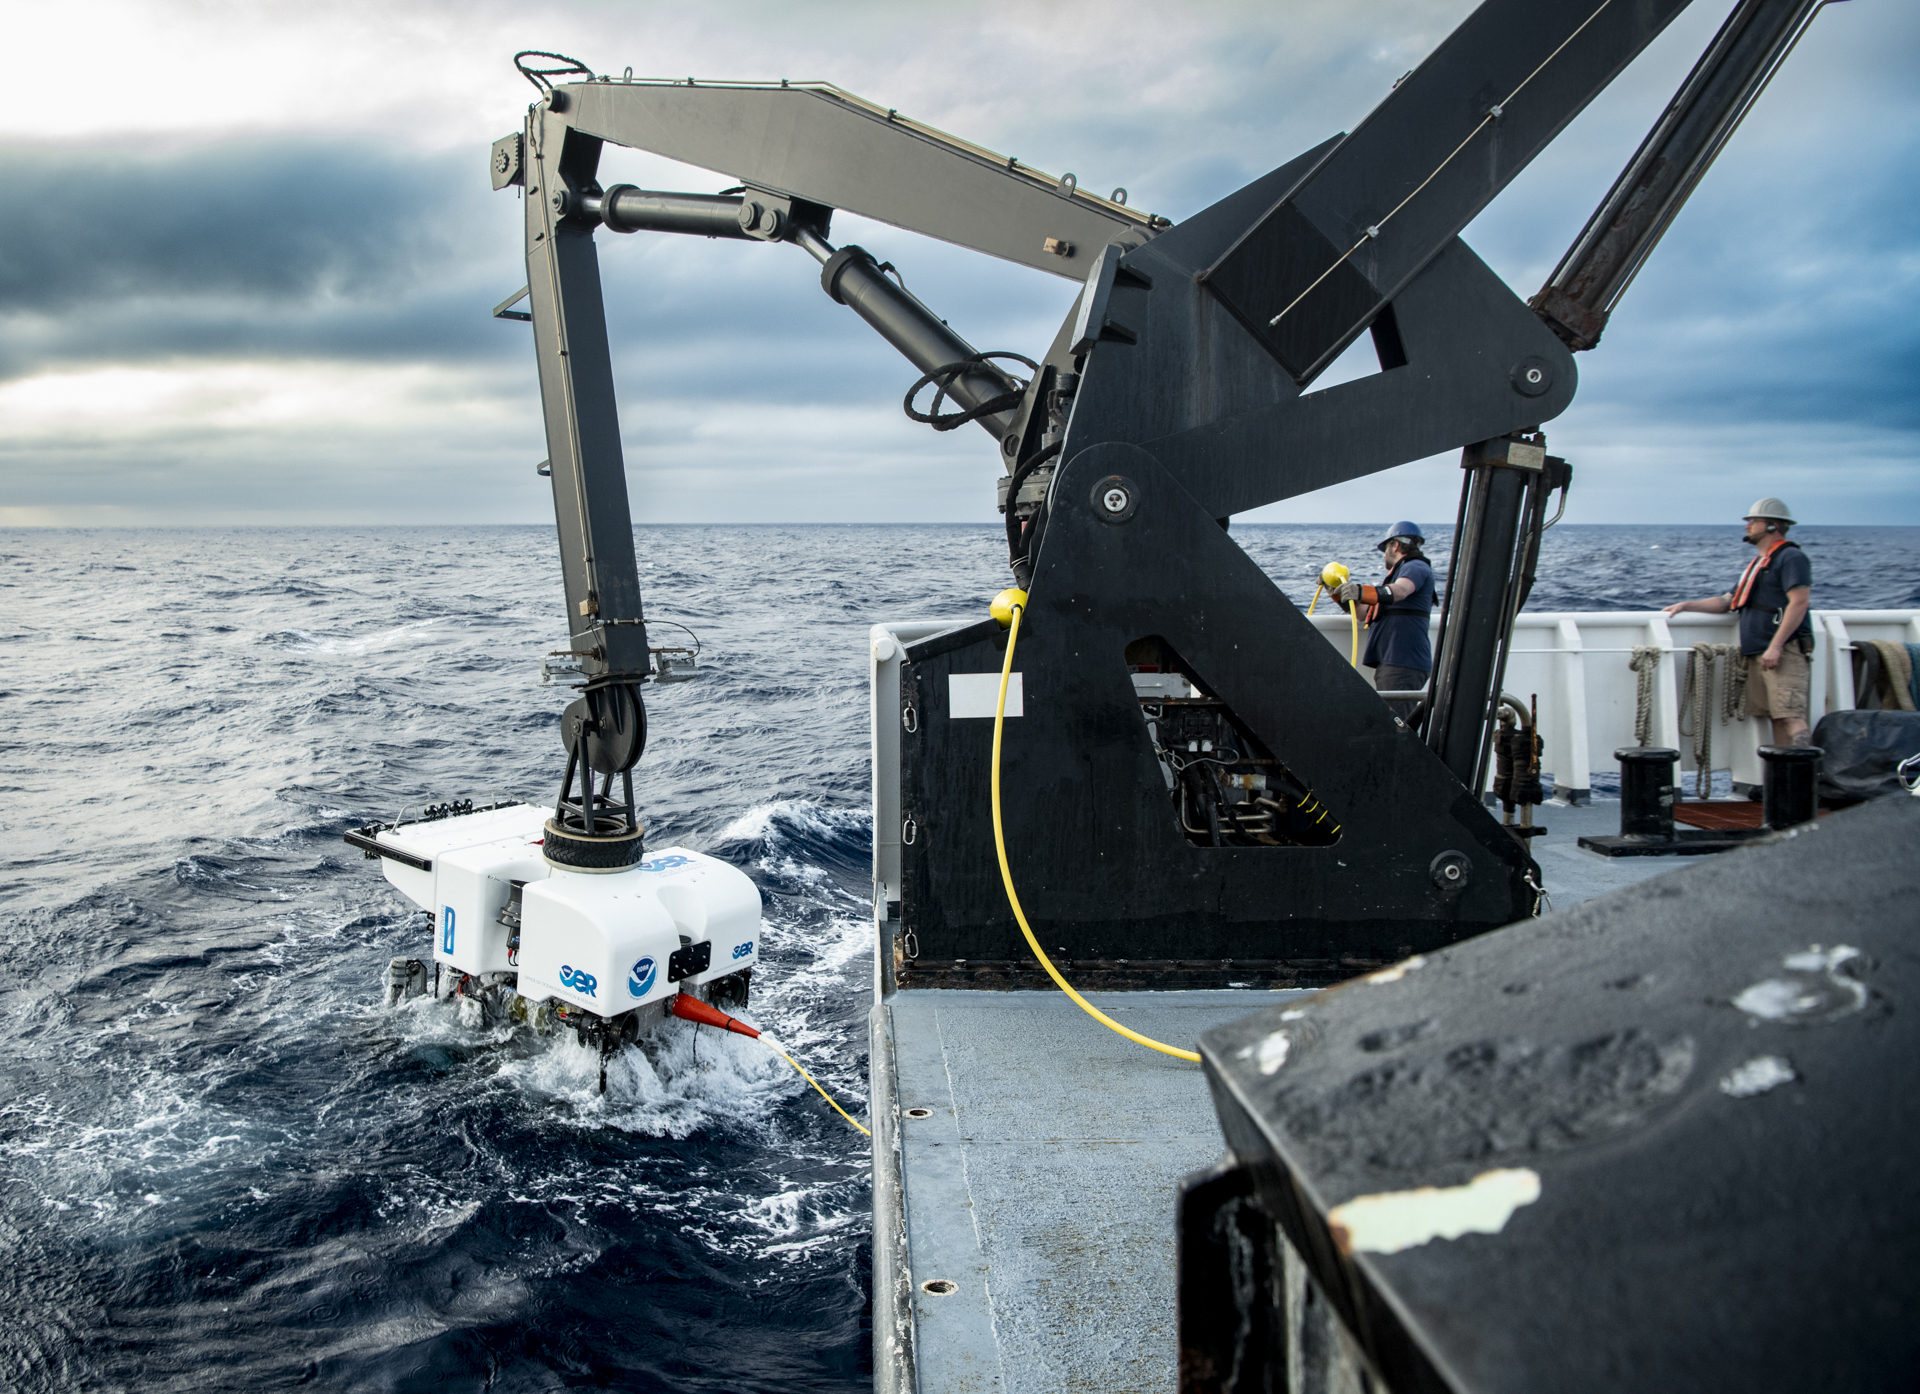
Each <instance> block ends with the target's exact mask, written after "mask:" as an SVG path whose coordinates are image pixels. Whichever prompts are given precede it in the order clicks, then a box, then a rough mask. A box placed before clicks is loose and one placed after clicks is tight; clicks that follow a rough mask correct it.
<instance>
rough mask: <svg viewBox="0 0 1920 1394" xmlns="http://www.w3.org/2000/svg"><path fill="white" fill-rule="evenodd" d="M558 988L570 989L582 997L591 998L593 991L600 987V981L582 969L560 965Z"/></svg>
mask: <svg viewBox="0 0 1920 1394" xmlns="http://www.w3.org/2000/svg"><path fill="white" fill-rule="evenodd" d="M560 986H562V987H570V988H572V989H573V990H574V991H575V992H577V993H579V994H580V995H581V996H582V997H591V996H593V990H594V989H595V988H596V987H598V986H600V980H599V979H598V978H596V977H594V976H593V974H591V973H589V972H587V971H586V970H585V969H583V968H573V967H570V966H568V965H567V964H564V963H563V964H561V965H560Z"/></svg>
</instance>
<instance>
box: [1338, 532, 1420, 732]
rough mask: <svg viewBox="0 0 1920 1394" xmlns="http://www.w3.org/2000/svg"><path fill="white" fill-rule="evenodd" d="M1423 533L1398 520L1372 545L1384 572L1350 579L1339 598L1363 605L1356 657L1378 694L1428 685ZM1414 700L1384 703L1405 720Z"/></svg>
mask: <svg viewBox="0 0 1920 1394" xmlns="http://www.w3.org/2000/svg"><path fill="white" fill-rule="evenodd" d="M1424 541H1426V536H1425V534H1423V533H1422V532H1421V531H1420V525H1419V524H1418V523H1415V522H1411V521H1408V520H1406V519H1402V520H1401V521H1400V522H1397V523H1395V524H1394V525H1393V526H1392V527H1390V528H1388V529H1387V535H1386V536H1385V537H1383V538H1381V539H1380V541H1379V542H1377V543H1375V544H1374V545H1375V547H1376V549H1377V550H1378V551H1379V552H1380V553H1381V555H1382V557H1383V558H1384V559H1385V561H1386V566H1387V575H1386V579H1385V580H1383V581H1382V582H1381V583H1380V584H1379V585H1377V586H1369V585H1363V584H1362V583H1361V582H1359V581H1349V582H1347V584H1345V585H1344V586H1342V587H1340V590H1339V598H1340V600H1341V601H1342V602H1343V603H1344V604H1347V605H1362V606H1365V607H1366V609H1365V611H1364V612H1363V614H1362V618H1363V619H1365V620H1366V622H1367V624H1368V626H1369V627H1370V628H1369V634H1368V637H1367V652H1366V655H1365V657H1363V658H1362V659H1361V660H1360V661H1361V662H1362V663H1364V664H1365V665H1366V666H1367V667H1369V668H1371V669H1373V670H1374V673H1373V685H1374V686H1375V687H1376V688H1378V689H1379V690H1380V691H1382V692H1412V691H1414V690H1416V689H1418V688H1422V687H1425V686H1426V685H1427V675H1428V674H1429V673H1431V672H1432V671H1433V641H1432V640H1431V639H1430V638H1429V637H1428V634H1427V628H1428V621H1429V620H1430V619H1431V617H1432V615H1433V567H1432V566H1431V565H1430V564H1429V563H1428V561H1427V559H1426V557H1425V555H1424V554H1422V552H1421V551H1420V544H1421V543H1422V542H1424ZM1415 705H1416V703H1415V702H1413V701H1411V700H1402V701H1396V702H1389V703H1387V706H1388V708H1389V710H1391V711H1392V712H1393V714H1394V715H1395V716H1397V717H1400V718H1401V719H1402V720H1405V719H1406V718H1407V717H1408V716H1410V715H1412V713H1413V709H1414V707H1415Z"/></svg>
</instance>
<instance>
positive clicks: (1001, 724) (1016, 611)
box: [794, 591, 1200, 1131]
mask: <svg viewBox="0 0 1920 1394" xmlns="http://www.w3.org/2000/svg"><path fill="white" fill-rule="evenodd" d="M1011 594H1014V595H1019V596H1020V598H1019V599H1017V600H1013V601H1011V602H1009V603H1008V608H1009V609H1011V610H1012V612H1013V617H1012V623H1011V624H1009V625H1008V627H1007V659H1006V662H1005V663H1003V664H1001V665H1000V700H999V702H998V704H997V705H996V706H995V707H994V709H993V849H994V851H996V852H998V853H999V854H1000V881H1001V884H1003V885H1004V886H1005V887H1006V888H1007V903H1008V904H1009V905H1011V906H1013V918H1014V919H1015V920H1017V921H1018V922H1019V924H1020V932H1021V933H1022V934H1024V935H1026V936H1027V947H1028V948H1030V949H1032V950H1033V956H1034V957H1035V958H1037V959H1039V960H1040V966H1041V967H1042V968H1044V969H1046V970H1047V976H1048V977H1050V978H1052V979H1053V980H1054V982H1055V983H1057V984H1059V987H1060V990H1061V991H1062V992H1064V993H1066V994H1067V996H1069V997H1071V998H1072V999H1073V1000H1074V1002H1075V1003H1076V1004H1077V1005H1078V1006H1079V1008H1080V1010H1081V1011H1083V1012H1085V1013H1086V1014H1087V1015H1088V1016H1090V1017H1092V1018H1093V1019H1094V1020H1095V1021H1097V1022H1099V1023H1100V1024H1101V1025H1102V1026H1105V1027H1106V1028H1108V1029H1109V1030H1112V1031H1118V1032H1119V1033H1120V1034H1121V1035H1123V1036H1125V1037H1126V1038H1127V1039H1128V1040H1130V1041H1132V1042H1134V1043H1135V1044H1136V1045H1143V1046H1145V1047H1146V1048H1147V1049H1148V1050H1157V1051H1159V1052H1160V1053H1161V1054H1162V1055H1171V1056H1173V1057H1174V1059H1176V1060H1191V1061H1192V1062H1193V1063H1194V1064H1196V1065H1197V1064H1199V1063H1200V1057H1199V1056H1198V1055H1196V1054H1194V1053H1193V1052H1192V1051H1190V1050H1179V1049H1176V1048H1175V1047H1173V1046H1170V1045H1167V1044H1166V1043H1165V1042H1162V1041H1156V1040H1154V1039H1153V1038H1152V1037H1151V1036H1143V1035H1141V1034H1140V1033H1139V1032H1138V1031H1132V1030H1129V1029H1128V1028H1126V1027H1124V1026H1122V1025H1121V1024H1120V1023H1119V1022H1117V1021H1115V1020H1114V1019H1113V1018H1112V1017H1110V1016H1108V1015H1107V1014H1106V1013H1105V1012H1103V1011H1101V1010H1100V1009H1099V1008H1098V1007H1096V1006H1094V1005H1093V1004H1092V1003H1091V1002H1089V1001H1087V999H1086V998H1084V997H1082V996H1081V995H1080V994H1079V993H1077V992H1075V991H1074V990H1073V984H1072V983H1069V982H1068V981H1067V980H1066V979H1065V978H1063V977H1061V976H1060V970H1059V969H1058V968H1055V967H1054V966H1053V960H1052V959H1050V958H1048V957H1047V954H1046V950H1044V949H1042V948H1041V947H1040V941H1039V940H1038V939H1035V938H1034V937H1033V929H1032V927H1031V926H1030V925H1028V924H1027V915H1026V911H1024V910H1022V909H1021V908H1020V897H1019V896H1018V895H1017V894H1015V893H1014V889H1013V871H1012V870H1011V869H1010V868H1009V867H1008V866H1007V839H1006V835H1005V834H1004V833H1003V832H1002V831H1001V828H1000V733H1001V731H1002V730H1003V729H1004V728H1005V726H1006V721H1007V681H1008V679H1009V678H1010V677H1011V676H1012V675H1013V646H1014V643H1015V641H1016V640H1018V639H1019V637H1020V616H1021V615H1022V614H1023V613H1024V612H1025V611H1026V608H1027V606H1026V597H1025V596H1024V595H1022V594H1021V593H1020V592H1018V591H1015V592H1011ZM1003 599H1004V597H1003ZM995 608H999V607H998V604H996V607H995ZM794 1068H795V1069H799V1066H797V1065H796V1066H795V1067H794ZM854 1126H855V1127H858V1126H859V1125H858V1124H855V1125H854ZM863 1131H864V1130H863Z"/></svg>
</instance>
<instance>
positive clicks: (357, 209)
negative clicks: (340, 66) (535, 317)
mask: <svg viewBox="0 0 1920 1394" xmlns="http://www.w3.org/2000/svg"><path fill="white" fill-rule="evenodd" d="M478 164H479V162H478V161H477V160H455V159H452V158H450V157H448V156H445V155H414V154H398V153H392V152H386V151H382V150H380V149H379V148H378V147H370V146H366V145H363V144H360V143H358V142H320V141H289V140H282V141H276V142H273V143H259V144H225V145H210V146H201V147H199V148H195V149H186V150H174V151H167V152H155V153H153V154H149V155H141V154H137V153H128V152H126V151H125V150H124V149H115V150H100V149H89V148H85V147H79V148H74V147H67V148H58V149H38V150H33V149H28V150H21V149H17V148H16V149H13V150H9V151H6V152H4V153H0V180H4V181H5V183H6V187H7V190H8V196H7V198H6V200H5V202H4V203H0V307H3V308H4V309H5V310H7V311H9V312H14V313H18V312H22V311H27V312H38V313H54V312H60V311H67V310H72V309H74V308H75V307H77V306H80V305H84V304H86V303H87V302H90V301H97V300H118V299H121V298H124V297H129V296H132V297H149V296H151V297H173V296H188V295H192V296H212V297H217V298H223V299H224V298H240V299H256V300H271V301H276V302H281V303H287V302H300V301H311V300H315V299H318V298H321V297H324V296H346V297H364V296H367V295H369V294H372V293H376V292H379V291H382V290H386V289H390V288H392V287H394V286H395V285H397V284H399V283H400V282H402V281H403V280H404V279H405V278H406V276H407V275H409V274H410V273H412V272H414V271H415V270H417V269H418V267H419V266H420V265H422V264H423V263H424V262H425V261H427V260H428V259H429V258H431V257H433V256H435V255H437V254H440V253H444V252H446V251H448V250H450V249H451V248H452V247H454V246H456V245H458V241H459V238H460V233H461V231H462V229H461V227H460V222H461V219H460V218H459V217H458V216H457V213H458V212H459V211H460V209H461V205H463V204H467V205H470V204H472V203H475V202H478V201H479V200H478V199H476V198H474V197H473V196H471V195H470V194H469V191H468V187H467V186H469V185H472V184H474V183H476V182H477V180H478V178H479V175H478ZM469 165H471V166H473V167H474V168H472V169H469V168H467V166H469ZM481 191H482V192H484V186H482V190H481ZM468 211H470V210H468ZM449 214H454V215H456V216H452V217H449V216H448V215H449Z"/></svg>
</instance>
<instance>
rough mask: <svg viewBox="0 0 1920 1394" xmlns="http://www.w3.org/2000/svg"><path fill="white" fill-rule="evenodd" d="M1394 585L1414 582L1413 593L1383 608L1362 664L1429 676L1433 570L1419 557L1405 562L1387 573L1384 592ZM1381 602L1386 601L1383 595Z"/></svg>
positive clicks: (1430, 665)
mask: <svg viewBox="0 0 1920 1394" xmlns="http://www.w3.org/2000/svg"><path fill="white" fill-rule="evenodd" d="M1395 581H1411V582H1413V593H1412V594H1411V595H1409V596H1408V597H1407V598H1406V599H1405V600H1393V601H1387V603H1385V604H1383V605H1382V606H1381V607H1380V617H1379V618H1378V619H1376V620H1375V621H1374V622H1373V630H1372V632H1371V634H1369V636H1368V638H1367V652H1366V656H1365V657H1364V658H1362V659H1361V660H1360V661H1361V662H1362V663H1364V664H1365V665H1366V666H1367V667H1369V668H1378V667H1380V666H1381V665H1382V664H1386V665H1388V666H1390V667H1395V668H1413V669H1417V670H1418V671H1420V672H1422V673H1430V672H1432V671H1433V640H1432V638H1431V637H1430V636H1429V635H1428V633H1427V621H1428V620H1429V619H1430V618H1431V616H1432V615H1433V568H1432V567H1430V566H1428V565H1427V564H1426V563H1425V562H1423V561H1421V560H1420V559H1419V558H1418V557H1415V558H1413V559H1412V560H1411V561H1403V562H1401V563H1400V564H1399V565H1398V566H1396V567H1394V569H1393V570H1392V571H1390V572H1388V573H1387V579H1386V580H1384V581H1382V582H1381V583H1380V589H1381V591H1382V592H1384V591H1385V590H1386V588H1387V587H1388V586H1390V585H1392V584H1393V583H1394V582H1395ZM1381 599H1382V600H1383V601H1384V600H1386V597H1385V595H1384V594H1383V595H1382V596H1381Z"/></svg>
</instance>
